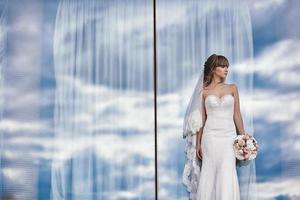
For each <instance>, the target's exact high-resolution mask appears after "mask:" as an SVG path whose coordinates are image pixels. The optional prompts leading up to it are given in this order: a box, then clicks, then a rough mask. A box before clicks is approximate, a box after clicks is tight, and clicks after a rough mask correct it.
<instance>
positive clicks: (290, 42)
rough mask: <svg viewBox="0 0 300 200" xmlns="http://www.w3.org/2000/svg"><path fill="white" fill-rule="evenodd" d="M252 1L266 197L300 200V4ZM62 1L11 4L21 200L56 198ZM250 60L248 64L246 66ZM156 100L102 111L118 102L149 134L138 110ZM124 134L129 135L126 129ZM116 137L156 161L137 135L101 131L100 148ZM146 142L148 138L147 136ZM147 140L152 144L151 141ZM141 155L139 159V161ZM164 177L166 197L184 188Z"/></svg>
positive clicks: (8, 138) (16, 176)
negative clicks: (56, 59)
mask: <svg viewBox="0 0 300 200" xmlns="http://www.w3.org/2000/svg"><path fill="white" fill-rule="evenodd" d="M248 3H249V7H250V11H251V17H252V27H253V42H254V62H255V76H254V102H253V109H254V129H255V135H256V139H257V140H258V141H259V142H260V143H261V149H260V154H259V155H258V156H257V158H256V159H257V160H256V169H257V179H258V182H259V193H260V194H259V195H260V199H298V198H300V192H299V191H298V188H297V185H299V184H300V177H299V176H300V168H299V164H300V158H299V156H298V155H299V153H300V132H299V130H300V122H299V120H298V119H299V116H300V108H299V106H298V105H299V103H298V99H299V98H300V93H299V88H300V82H299V80H300V68H299V65H300V56H299V52H300V45H299V44H300V40H299V39H300V38H299V32H300V30H299V26H296V25H295V19H296V18H297V17H298V18H299V12H297V10H299V8H300V5H299V1H297V0H290V1H287V0H281V1H275V0H264V1H260V0H254V1H253V0H252V1H250V0H248ZM57 6H58V1H37V0H30V1H29V3H28V4H20V2H19V1H10V2H9V7H8V10H7V11H8V14H7V35H8V38H7V39H8V43H7V61H8V62H7V67H6V68H5V69H4V79H5V81H4V84H5V90H4V97H5V104H4V105H5V106H4V109H3V119H2V120H1V124H0V128H1V134H2V141H1V145H2V153H1V155H2V157H1V170H2V173H1V174H2V175H1V186H2V187H1V194H5V195H13V196H14V198H15V199H49V198H50V190H51V161H52V156H53V142H54V144H56V145H57V146H60V145H62V146H63V145H66V143H64V142H63V141H59V140H57V141H54V140H53V135H54V133H53V115H54V90H55V87H56V82H55V79H54V77H55V74H54V67H53V65H54V63H53V53H52V45H53V34H54V26H55V17H56V11H57ZM172 19H174V18H172ZM178 20H183V19H182V18H178ZM135 23H136V26H134V23H133V24H132V27H139V21H138V20H136V21H135ZM168 23H171V24H172V23H174V24H175V23H177V22H176V21H169V22H168ZM244 65H245V66H247V63H244ZM241 69H243V68H241ZM245 73H246V72H245ZM190 87H193V86H192V85H191V86H190ZM98 89H99V91H100V92H101V93H103V94H105V92H107V91H109V90H110V88H106V87H101V88H98ZM78 90H79V91H82V92H87V91H89V86H88V85H84V84H83V85H81V86H80V87H79V88H78ZM109 92H111V91H109ZM87 95H88V94H87ZM187 95H188V94H187ZM161 98H162V99H166V100H167V102H168V104H169V106H168V107H165V108H166V110H160V111H159V112H161V113H163V112H165V113H167V112H168V111H169V110H168V109H172V108H179V106H178V105H180V106H182V107H183V106H184V105H183V104H182V102H180V97H179V96H178V93H176V92H174V93H170V94H168V95H167V96H163V95H162V96H161ZM151 102H152V98H151V96H150V97H146V98H145V97H143V98H139V97H138V96H135V95H133V96H132V97H128V98H126V99H124V104H125V105H123V106H120V104H119V103H118V102H112V103H111V104H104V105H101V106H102V107H100V108H99V109H100V110H101V111H105V110H108V109H110V108H112V107H113V108H114V112H116V113H124V116H123V117H124V121H122V122H120V124H119V125H118V126H119V127H123V128H124V130H132V133H135V132H136V133H137V132H139V131H143V130H144V128H145V127H144V126H142V125H141V126H135V125H132V124H131V123H132V122H131V120H130V119H131V118H132V114H136V115H138V114H139V113H138V110H136V107H137V106H142V105H144V107H143V109H145V111H146V112H148V111H151V109H152V107H151V106H149V105H151V104H149V103H151ZM145 105H146V106H145ZM147 105H148V106H149V107H147ZM179 109H180V108H179ZM129 111H130V112H129ZM132 111H136V113H133V112H132ZM150 113H151V112H150ZM169 117H170V118H168V119H169V121H166V122H164V124H166V126H168V124H169V127H167V128H168V129H169V130H172V131H176V130H181V129H180V127H174V126H173V125H172V124H171V122H172V121H173V122H176V123H177V124H180V123H181V121H182V116H181V115H174V116H169ZM137 120H138V121H137V122H136V123H137V124H142V122H143V120H144V119H142V118H141V119H137ZM94 128H96V129H97V128H99V129H101V128H103V129H104V128H105V127H94ZM108 128H109V127H108ZM146 128H149V127H146ZM144 131H145V130H144ZM124 134H125V135H126V134H128V133H126V132H125V131H124ZM172 134H177V135H178V140H181V136H182V135H181V132H180V131H179V132H178V133H174V132H170V133H168V135H170V137H171V135H172ZM172 138H173V136H172ZM112 141H113V144H119V145H121V144H123V143H124V142H126V143H128V144H132V145H134V146H135V148H132V149H130V150H128V151H126V152H123V153H124V156H122V158H125V159H126V158H128V157H130V156H132V155H135V156H136V157H139V156H140V157H144V158H147V159H146V160H145V164H146V163H148V162H151V159H152V158H153V152H152V151H151V150H149V149H143V146H144V145H145V144H143V143H141V144H139V145H141V146H136V143H135V141H134V140H131V139H127V140H126V137H124V140H122V141H121V140H120V138H113V135H106V137H105V138H104V137H103V136H102V137H101V140H97V146H98V147H99V148H101V146H103V144H110V142H112ZM139 141H143V139H142V138H140V140H139ZM144 142H145V143H147V141H146V140H144ZM160 142H161V143H159V144H163V143H165V142H166V141H160ZM181 142H182V143H181ZM76 144H78V146H77V147H78V149H80V148H85V147H86V146H88V144H87V143H85V142H81V143H76ZM113 144H111V145H113ZM174 144H175V142H174ZM179 145H181V146H182V147H183V146H184V145H183V141H180V142H179ZM75 150H76V149H75ZM116 150H117V151H121V150H122V149H116ZM162 150H164V151H168V152H166V153H169V154H171V153H173V154H174V152H175V153H176V155H178V156H184V154H183V151H181V149H179V148H176V146H170V148H166V149H162ZM182 150H183V148H182ZM101 152H103V158H107V159H109V158H110V157H112V156H113V155H114V154H113V152H112V151H110V149H101ZM69 154H70V152H67V151H66V152H65V154H64V155H62V156H63V157H64V158H68V156H69ZM136 157H133V158H132V159H133V160H134V159H138V158H136ZM161 159H162V160H163V158H161ZM104 161H105V159H103V162H104ZM119 162H121V163H122V162H123V161H122V160H119ZM148 164H149V163H148ZM148 164H147V165H145V167H144V168H143V167H141V168H139V169H128V170H132V173H136V174H137V177H138V176H140V175H141V174H144V178H145V179H149V180H151V177H148V176H147V174H148V175H149V174H153V171H152V170H153V168H151V167H149V166H150V165H148ZM152 164H153V163H152ZM182 165H183V163H182ZM147 166H148V167H147ZM103 170H105V169H103ZM171 173H173V172H170V174H171ZM180 173H181V169H180V168H178V169H177V171H176V172H174V177H176V175H178V174H180ZM178 178H180V177H178ZM161 179H163V180H164V181H165V182H167V183H170V184H169V187H170V188H168V191H161V193H162V194H164V192H165V193H168V192H170V191H174V193H175V192H176V191H177V188H176V186H177V184H176V183H178V181H180V180H174V179H173V177H172V178H170V177H169V176H164V174H161ZM173 186H174V187H173ZM146 187H147V186H146ZM148 188H150V190H151V188H152V186H150V185H149V186H148ZM146 191H147V190H146ZM118 195H120V196H119V198H122V197H123V198H125V197H127V198H128V199H130V198H134V197H132V196H131V195H133V194H127V193H125V192H123V193H122V192H120V193H119V194H118ZM182 195H184V194H182Z"/></svg>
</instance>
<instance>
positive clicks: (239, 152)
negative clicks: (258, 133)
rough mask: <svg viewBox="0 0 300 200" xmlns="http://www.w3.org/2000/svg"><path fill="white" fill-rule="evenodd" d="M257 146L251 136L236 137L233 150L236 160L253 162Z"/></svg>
mask: <svg viewBox="0 0 300 200" xmlns="http://www.w3.org/2000/svg"><path fill="white" fill-rule="evenodd" d="M258 148H259V145H258V144H257V141H256V140H255V138H254V137H253V136H252V135H249V134H247V133H246V134H243V135H237V136H236V138H235V139H234V143H233V149H234V153H235V157H236V158H237V159H238V160H253V159H254V158H256V155H257V151H258Z"/></svg>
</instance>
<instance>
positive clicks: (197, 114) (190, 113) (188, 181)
mask: <svg viewBox="0 0 300 200" xmlns="http://www.w3.org/2000/svg"><path fill="white" fill-rule="evenodd" d="M203 79H204V67H203V69H201V71H200V74H199V77H198V80H197V83H196V86H195V88H194V91H193V94H192V96H191V98H190V100H189V103H188V106H187V109H186V112H185V116H184V122H183V138H184V139H185V140H186V145H185V150H184V151H185V153H186V161H185V166H184V170H183V176H182V182H183V184H184V185H185V186H186V188H187V191H188V192H189V199H191V200H196V194H197V186H198V182H199V179H200V173H201V165H202V161H201V160H199V159H198V158H197V157H196V133H197V132H198V131H199V130H200V128H201V127H202V126H203V124H202V110H201V105H202V100H203V97H202V91H203ZM237 86H238V83H237ZM245 90H246V89H245ZM241 92H242V91H241ZM245 92H247V91H245ZM243 111H244V110H243V109H241V113H242V116H246V118H247V119H246V120H245V122H244V126H245V127H246V130H245V131H246V132H247V133H249V134H250V135H253V132H251V131H252V128H251V125H252V124H251V123H252V115H251V114H247V113H244V112H243ZM249 127H250V128H249ZM247 128H249V129H250V130H247ZM248 131H250V132H248ZM237 173H238V179H239V188H240V196H241V200H256V199H257V190H256V170H255V160H251V161H238V162H237Z"/></svg>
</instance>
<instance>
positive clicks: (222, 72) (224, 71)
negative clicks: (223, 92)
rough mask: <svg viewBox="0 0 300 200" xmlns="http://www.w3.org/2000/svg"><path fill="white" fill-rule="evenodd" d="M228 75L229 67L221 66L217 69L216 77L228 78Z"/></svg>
mask: <svg viewBox="0 0 300 200" xmlns="http://www.w3.org/2000/svg"><path fill="white" fill-rule="evenodd" d="M227 74H228V66H227V65H219V66H217V67H216V69H215V75H217V76H219V77H222V78H226V76H227Z"/></svg>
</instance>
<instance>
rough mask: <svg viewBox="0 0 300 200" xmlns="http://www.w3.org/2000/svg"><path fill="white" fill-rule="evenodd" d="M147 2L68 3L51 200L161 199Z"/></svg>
mask: <svg viewBox="0 0 300 200" xmlns="http://www.w3.org/2000/svg"><path fill="white" fill-rule="evenodd" d="M152 9H153V8H152V2H151V1H148V0H128V1H126V0H125V1H124V0H118V1H117V0H110V1H105V0H102V1H101V0H89V1H80V0H78V1H73V0H62V1H60V3H59V7H58V11H57V16H56V25H55V34H54V45H53V51H54V62H55V79H56V91H55V113H54V120H55V123H54V129H55V138H54V143H53V145H54V148H55V149H54V152H53V163H52V180H51V199H57V200H60V199H72V200H83V199H84V200H89V199H93V200H94V199H154V188H155V187H154V186H155V184H154V167H155V165H154V132H153V128H154V120H153V119H154V114H153V21H152V19H153V17H152Z"/></svg>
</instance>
